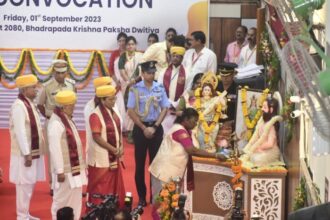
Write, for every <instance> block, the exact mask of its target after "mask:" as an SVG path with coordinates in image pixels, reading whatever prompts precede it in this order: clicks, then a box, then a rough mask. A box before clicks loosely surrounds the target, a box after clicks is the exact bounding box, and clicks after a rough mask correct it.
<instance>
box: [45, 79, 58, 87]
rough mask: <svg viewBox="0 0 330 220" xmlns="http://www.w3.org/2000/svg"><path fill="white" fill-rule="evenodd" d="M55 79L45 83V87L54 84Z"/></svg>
mask: <svg viewBox="0 0 330 220" xmlns="http://www.w3.org/2000/svg"><path fill="white" fill-rule="evenodd" d="M54 81H55V79H54V78H51V79H50V80H48V81H47V82H45V83H43V85H44V86H45V87H46V86H48V85H50V84H52V83H54Z"/></svg>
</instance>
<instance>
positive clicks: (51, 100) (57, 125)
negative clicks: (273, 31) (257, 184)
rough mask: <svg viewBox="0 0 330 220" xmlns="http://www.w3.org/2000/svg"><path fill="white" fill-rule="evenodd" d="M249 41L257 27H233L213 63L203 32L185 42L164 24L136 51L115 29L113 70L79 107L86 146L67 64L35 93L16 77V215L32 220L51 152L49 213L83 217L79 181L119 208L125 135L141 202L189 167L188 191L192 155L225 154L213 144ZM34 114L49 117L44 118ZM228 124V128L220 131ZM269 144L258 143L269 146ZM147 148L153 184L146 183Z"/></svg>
mask: <svg viewBox="0 0 330 220" xmlns="http://www.w3.org/2000/svg"><path fill="white" fill-rule="evenodd" d="M246 36H247V37H246ZM255 39H256V29H255V28H251V29H249V30H247V28H246V27H244V26H240V27H238V28H237V30H236V39H235V41H234V42H233V43H231V44H229V45H228V47H227V53H226V57H225V59H224V61H225V63H221V64H219V65H217V57H216V55H215V53H214V52H213V51H212V50H210V49H208V48H207V47H206V46H205V44H206V36H205V34H204V33H203V32H202V31H195V32H193V33H191V36H190V37H189V38H188V39H186V38H185V37H184V36H182V35H177V32H176V30H175V29H173V28H169V29H168V30H167V31H166V36H165V40H164V41H162V42H158V36H157V35H155V34H150V36H149V37H148V44H149V47H148V48H147V49H146V51H145V52H144V53H141V52H139V51H138V50H137V41H136V39H135V37H134V36H127V35H126V34H125V33H120V34H118V37H117V40H118V49H117V50H115V51H113V52H112V54H111V58H110V64H109V70H110V76H105V77H99V78H95V79H94V81H93V83H94V87H95V97H94V98H93V99H91V100H90V101H89V102H88V103H86V105H85V108H84V115H85V122H86V151H83V146H82V143H81V139H80V137H79V133H78V131H77V128H76V126H75V124H74V121H73V120H74V119H73V117H72V116H73V111H74V109H75V104H76V102H77V95H76V93H77V91H76V89H75V85H74V82H73V81H72V80H71V79H68V78H67V74H68V71H69V69H68V63H67V62H66V61H65V60H54V61H53V67H52V68H53V76H54V77H53V78H52V79H51V80H50V81H49V82H47V83H46V84H44V85H43V86H42V89H41V92H40V95H39V98H38V100H35V99H36V97H37V92H38V89H37V85H38V80H37V78H36V77H35V76H34V75H32V74H27V75H23V76H19V77H18V78H17V79H16V85H17V87H18V88H19V95H18V98H17V100H15V102H14V104H13V105H12V108H11V110H10V119H9V120H10V134H11V160H10V181H11V182H12V183H14V184H16V204H17V219H38V218H36V217H32V216H30V214H29V204H30V199H31V196H32V194H33V191H34V186H35V183H36V182H37V181H44V180H45V173H44V172H45V168H44V156H45V155H47V157H48V158H49V159H48V161H49V164H48V170H49V176H50V186H51V189H52V192H51V193H52V196H53V203H52V207H51V214H52V218H53V219H56V218H57V217H56V215H57V212H58V210H61V209H62V208H63V207H71V208H72V209H73V213H74V219H79V217H80V213H81V208H82V195H83V191H82V186H83V185H86V184H87V194H88V201H89V202H90V203H93V204H96V205H97V204H100V202H101V201H102V200H100V199H99V198H94V197H93V196H91V195H93V194H102V195H108V194H116V195H118V201H119V207H121V208H123V207H124V198H125V187H124V181H123V174H122V166H123V162H122V161H123V154H124V146H123V138H127V141H128V142H129V143H133V144H134V147H135V150H134V158H135V184H136V190H137V192H138V196H139V202H138V204H139V205H140V206H146V205H147V203H148V202H149V201H148V200H147V198H146V195H147V189H148V188H149V187H150V189H151V191H152V193H150V194H151V196H152V198H150V202H155V196H156V195H157V194H158V192H159V191H160V190H161V186H162V184H163V183H166V182H169V181H170V180H171V179H172V178H174V177H180V178H182V177H183V176H184V174H185V172H186V173H187V190H193V189H194V175H193V173H194V172H193V165H192V162H193V161H192V156H199V157H208V158H215V159H218V160H225V159H226V157H225V155H224V154H222V153H221V152H220V151H219V147H228V145H230V144H229V141H228V138H229V136H230V134H231V131H232V130H233V129H234V124H235V123H234V120H235V109H236V102H237V101H236V100H237V94H236V89H237V85H236V83H235V82H234V73H235V68H237V67H239V66H245V65H248V64H249V63H253V62H255V60H256V40H255ZM219 78H221V80H219ZM35 102H36V103H37V107H35V105H34V103H35ZM267 106H268V105H267ZM267 106H265V107H264V108H265V111H266V113H267V111H268V110H267V109H266V107H267ZM269 109H270V108H269ZM269 111H270V110H269ZM272 111H273V110H272ZM39 112H40V113H41V115H42V116H43V117H45V119H46V121H45V125H42V124H41V122H40V117H39ZM265 122H266V121H265ZM43 127H45V128H46V129H45V130H46V132H45V133H44V132H43ZM228 129H229V133H228V132H227V133H226V132H224V131H226V130H228ZM258 129H259V127H258ZM273 132H274V131H273V130H272V136H273V135H274V134H273ZM228 135H229V136H228ZM271 144H274V143H270V144H269V145H267V146H266V147H265V148H263V149H270V147H271V146H270V145H271ZM225 145H227V146H225ZM249 146H250V145H249ZM254 148H256V147H248V151H249V152H250V153H253V152H252V151H253V150H254ZM258 150H259V151H260V148H258ZM259 151H258V152H259ZM273 152H274V155H275V150H273ZM147 154H148V155H149V163H150V167H149V172H150V174H151V183H146V182H145V175H146V173H145V162H146V157H147ZM277 154H278V152H277V151H276V155H277ZM251 156H252V157H253V160H256V161H257V160H258V157H255V156H253V155H251ZM84 158H86V160H85V159H84ZM86 171H87V172H86ZM87 173H88V175H87ZM148 175H149V174H148ZM183 190H184V189H183ZM87 211H88V209H87ZM154 218H157V217H154Z"/></svg>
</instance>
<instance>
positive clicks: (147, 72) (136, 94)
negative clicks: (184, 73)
mask: <svg viewBox="0 0 330 220" xmlns="http://www.w3.org/2000/svg"><path fill="white" fill-rule="evenodd" d="M156 63H157V62H156V61H148V62H144V63H141V64H140V66H141V70H142V78H143V80H142V81H140V82H138V83H137V84H135V85H134V86H132V87H131V88H130V91H129V95H128V102H127V108H128V115H129V116H130V117H131V119H132V120H133V122H134V127H133V140H134V145H135V152H134V156H135V184H136V188H137V191H138V195H139V205H142V206H146V205H147V203H146V191H147V189H146V184H145V173H144V167H145V160H146V155H147V151H148V153H149V163H150V164H151V162H152V161H153V159H154V157H155V156H156V154H157V152H158V149H159V147H160V144H161V142H162V140H163V133H164V131H163V128H162V125H161V124H162V121H163V119H164V117H165V116H166V112H167V109H168V108H169V106H170V102H169V100H168V98H167V95H166V92H165V89H164V87H163V86H162V85H160V84H159V83H157V82H155V81H154V79H155V72H156V67H155V64H156Z"/></svg>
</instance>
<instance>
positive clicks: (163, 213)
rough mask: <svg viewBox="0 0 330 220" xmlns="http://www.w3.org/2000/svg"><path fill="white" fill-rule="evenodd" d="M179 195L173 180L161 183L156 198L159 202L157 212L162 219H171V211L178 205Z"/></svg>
mask: <svg viewBox="0 0 330 220" xmlns="http://www.w3.org/2000/svg"><path fill="white" fill-rule="evenodd" d="M179 196H180V195H179V194H178V193H177V192H176V185H175V183H174V181H171V182H169V183H167V184H164V185H163V189H162V190H161V191H160V193H159V195H158V196H157V198H156V201H157V202H158V203H159V208H158V209H157V212H158V214H159V216H160V218H161V219H162V220H170V219H171V215H172V212H173V211H174V209H175V208H177V207H178V202H179Z"/></svg>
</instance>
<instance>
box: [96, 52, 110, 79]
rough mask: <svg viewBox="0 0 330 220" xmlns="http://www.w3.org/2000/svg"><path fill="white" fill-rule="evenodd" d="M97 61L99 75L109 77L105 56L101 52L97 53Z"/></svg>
mask: <svg viewBox="0 0 330 220" xmlns="http://www.w3.org/2000/svg"><path fill="white" fill-rule="evenodd" d="M97 61H98V68H99V75H100V76H109V75H110V73H109V69H108V68H107V63H106V62H105V58H104V55H103V53H102V52H101V51H97Z"/></svg>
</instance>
